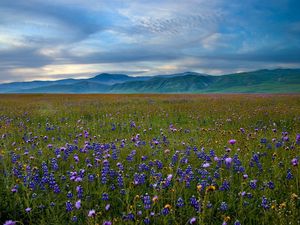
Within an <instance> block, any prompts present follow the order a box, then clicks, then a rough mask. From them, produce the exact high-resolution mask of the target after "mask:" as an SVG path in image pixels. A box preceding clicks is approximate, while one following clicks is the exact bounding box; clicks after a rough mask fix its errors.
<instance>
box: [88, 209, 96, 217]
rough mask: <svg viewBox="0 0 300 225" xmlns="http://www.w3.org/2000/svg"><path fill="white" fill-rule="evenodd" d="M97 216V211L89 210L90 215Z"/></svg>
mask: <svg viewBox="0 0 300 225" xmlns="http://www.w3.org/2000/svg"><path fill="white" fill-rule="evenodd" d="M95 216H96V211H95V210H94V209H92V210H90V211H89V214H88V217H95Z"/></svg>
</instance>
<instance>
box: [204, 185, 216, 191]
mask: <svg viewBox="0 0 300 225" xmlns="http://www.w3.org/2000/svg"><path fill="white" fill-rule="evenodd" d="M215 190H216V186H214V185H209V186H208V187H207V188H206V192H209V191H215Z"/></svg>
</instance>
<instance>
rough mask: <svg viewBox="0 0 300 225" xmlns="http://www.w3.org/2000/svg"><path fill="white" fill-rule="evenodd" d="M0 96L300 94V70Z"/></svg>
mask: <svg viewBox="0 0 300 225" xmlns="http://www.w3.org/2000/svg"><path fill="white" fill-rule="evenodd" d="M0 93H300V69H275V70H258V71H252V72H243V73H235V74H227V75H222V76H211V75H206V74H200V73H195V72H185V73H179V74H171V75H157V76H151V77H150V76H137V77H132V76H128V75H125V74H107V73H103V74H99V75H97V76H95V77H92V78H89V79H63V80H57V81H32V82H13V83H5V84H0Z"/></svg>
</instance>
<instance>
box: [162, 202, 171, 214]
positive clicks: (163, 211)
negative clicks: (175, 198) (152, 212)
mask: <svg viewBox="0 0 300 225" xmlns="http://www.w3.org/2000/svg"><path fill="white" fill-rule="evenodd" d="M170 210H171V205H169V204H166V205H165V207H164V208H163V210H162V214H163V215H164V216H166V215H168V214H169V212H170Z"/></svg>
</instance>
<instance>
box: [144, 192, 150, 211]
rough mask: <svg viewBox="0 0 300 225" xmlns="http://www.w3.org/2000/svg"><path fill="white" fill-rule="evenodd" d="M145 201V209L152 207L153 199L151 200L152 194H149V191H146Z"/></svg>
mask: <svg viewBox="0 0 300 225" xmlns="http://www.w3.org/2000/svg"><path fill="white" fill-rule="evenodd" d="M143 203H144V208H145V209H150V208H151V200H150V196H149V195H148V193H146V194H145V195H144V196H143Z"/></svg>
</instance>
